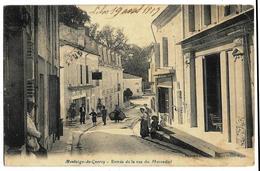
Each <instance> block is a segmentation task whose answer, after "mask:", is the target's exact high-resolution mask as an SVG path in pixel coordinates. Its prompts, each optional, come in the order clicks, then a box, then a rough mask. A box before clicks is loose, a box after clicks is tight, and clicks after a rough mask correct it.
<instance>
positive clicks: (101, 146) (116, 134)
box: [71, 107, 187, 157]
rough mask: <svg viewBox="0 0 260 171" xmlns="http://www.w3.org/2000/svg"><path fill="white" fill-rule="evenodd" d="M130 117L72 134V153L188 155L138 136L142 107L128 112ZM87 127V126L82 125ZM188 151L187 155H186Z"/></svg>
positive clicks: (181, 150)
mask: <svg viewBox="0 0 260 171" xmlns="http://www.w3.org/2000/svg"><path fill="white" fill-rule="evenodd" d="M125 113H126V115H127V118H126V119H125V120H124V121H122V122H120V123H115V122H113V121H111V120H110V119H109V118H107V120H108V121H107V125H103V123H102V122H101V118H98V124H97V126H96V127H90V128H88V129H85V130H84V129H83V128H82V127H81V130H82V131H74V132H73V135H72V136H73V140H72V149H71V150H72V154H84V155H98V154H104V153H105V154H124V153H125V154H128V155H155V154H159V155H160V154H161V155H166V156H167V155H171V156H172V155H174V156H183V157H185V156H187V154H186V153H187V152H186V151H187V150H184V149H182V148H181V147H178V146H176V148H174V149H173V148H167V147H165V146H163V145H161V144H158V143H154V142H152V141H149V139H150V138H148V139H142V138H141V137H140V136H139V125H140V122H139V121H138V120H139V107H135V108H133V109H129V110H128V111H126V112H125ZM83 127H84V126H83ZM183 151H185V152H186V153H185V152H183Z"/></svg>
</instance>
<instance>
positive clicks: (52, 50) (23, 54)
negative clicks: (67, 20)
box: [4, 6, 60, 151]
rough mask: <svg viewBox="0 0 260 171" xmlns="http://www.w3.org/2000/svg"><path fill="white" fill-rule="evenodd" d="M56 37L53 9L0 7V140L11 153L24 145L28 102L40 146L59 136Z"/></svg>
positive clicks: (48, 145) (55, 19) (56, 17)
mask: <svg viewBox="0 0 260 171" xmlns="http://www.w3.org/2000/svg"><path fill="white" fill-rule="evenodd" d="M58 35H59V34H58V9H57V7H55V6H6V7H4V123H5V125H4V140H5V145H7V146H8V147H12V148H10V149H16V150H15V151H17V150H18V151H19V149H21V147H22V146H23V145H24V144H25V142H26V113H27V109H26V106H27V100H28V99H31V100H33V101H34V102H35V103H36V107H35V110H34V111H33V121H34V122H35V125H36V127H37V129H38V130H39V131H40V132H41V134H42V138H41V139H40V143H41V145H42V146H44V147H45V148H46V149H48V150H49V149H51V147H52V144H53V143H54V142H55V140H56V139H57V138H59V136H60V135H59V118H60V116H59V93H58V92H59V50H58V49H59V44H58ZM7 150H8V149H7Z"/></svg>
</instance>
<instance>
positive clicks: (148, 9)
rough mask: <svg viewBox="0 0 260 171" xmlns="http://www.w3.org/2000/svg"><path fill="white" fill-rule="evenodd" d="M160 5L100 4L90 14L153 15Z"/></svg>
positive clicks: (114, 15) (113, 15)
mask: <svg viewBox="0 0 260 171" xmlns="http://www.w3.org/2000/svg"><path fill="white" fill-rule="evenodd" d="M160 9H161V8H160V7H156V6H152V5H141V6H133V7H132V6H131V7H128V6H107V5H100V6H97V7H96V8H95V9H94V10H93V11H91V12H90V14H99V15H112V17H116V16H119V15H133V14H143V15H151V16H154V15H156V14H157V13H158V12H159V11H160Z"/></svg>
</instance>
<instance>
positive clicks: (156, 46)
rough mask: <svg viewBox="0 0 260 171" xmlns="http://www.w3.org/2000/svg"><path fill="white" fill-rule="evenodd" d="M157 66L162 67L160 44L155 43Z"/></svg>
mask: <svg viewBox="0 0 260 171" xmlns="http://www.w3.org/2000/svg"><path fill="white" fill-rule="evenodd" d="M154 57H155V68H160V44H159V43H155V44H154Z"/></svg>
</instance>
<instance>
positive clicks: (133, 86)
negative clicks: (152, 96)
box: [123, 73, 143, 97]
mask: <svg viewBox="0 0 260 171" xmlns="http://www.w3.org/2000/svg"><path fill="white" fill-rule="evenodd" d="M123 80H124V83H123V84H124V85H123V87H124V90H126V89H127V88H129V89H130V90H131V91H132V92H133V95H132V97H140V96H142V95H143V86H142V85H143V84H142V77H138V76H136V75H131V74H127V73H123Z"/></svg>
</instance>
